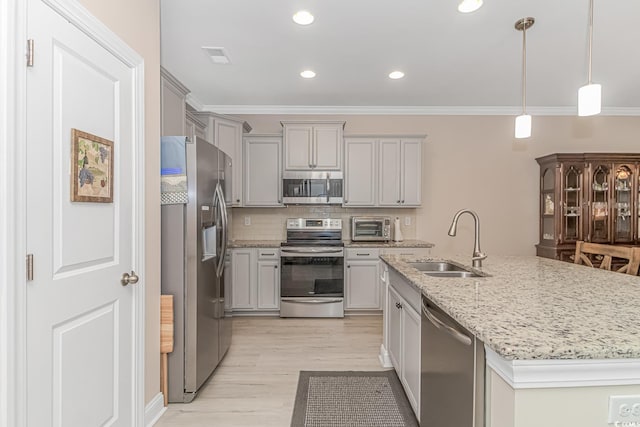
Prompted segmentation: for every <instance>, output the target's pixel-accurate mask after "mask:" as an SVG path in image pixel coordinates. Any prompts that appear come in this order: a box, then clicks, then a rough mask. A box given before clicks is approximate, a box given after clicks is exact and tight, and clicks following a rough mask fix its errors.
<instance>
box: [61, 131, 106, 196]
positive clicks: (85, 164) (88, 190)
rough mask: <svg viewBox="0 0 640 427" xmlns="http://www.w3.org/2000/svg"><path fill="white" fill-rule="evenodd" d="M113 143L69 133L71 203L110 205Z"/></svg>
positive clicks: (85, 135)
mask: <svg viewBox="0 0 640 427" xmlns="http://www.w3.org/2000/svg"><path fill="white" fill-rule="evenodd" d="M113 152H114V149H113V141H109V140H108V139H105V138H101V137H99V136H96V135H92V134H90V133H88V132H83V131H81V130H78V129H71V201H72V202H93V203H113Z"/></svg>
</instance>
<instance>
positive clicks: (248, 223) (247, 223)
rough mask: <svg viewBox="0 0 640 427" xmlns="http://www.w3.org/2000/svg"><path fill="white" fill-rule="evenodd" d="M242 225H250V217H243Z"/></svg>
mask: <svg viewBox="0 0 640 427" xmlns="http://www.w3.org/2000/svg"><path fill="white" fill-rule="evenodd" d="M244 225H251V217H250V216H245V217H244Z"/></svg>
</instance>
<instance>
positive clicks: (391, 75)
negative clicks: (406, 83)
mask: <svg viewBox="0 0 640 427" xmlns="http://www.w3.org/2000/svg"><path fill="white" fill-rule="evenodd" d="M403 77H404V73H403V72H402V71H392V72H391V73H389V78H390V79H394V80H397V79H401V78H403Z"/></svg>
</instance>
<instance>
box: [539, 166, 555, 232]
mask: <svg viewBox="0 0 640 427" xmlns="http://www.w3.org/2000/svg"><path fill="white" fill-rule="evenodd" d="M555 186H556V175H555V168H547V169H544V171H543V172H542V177H541V181H540V197H541V200H540V204H541V205H540V209H541V212H542V216H541V217H542V221H541V227H542V239H543V240H552V241H555V239H556V221H555V204H556V200H555V198H556V195H555Z"/></svg>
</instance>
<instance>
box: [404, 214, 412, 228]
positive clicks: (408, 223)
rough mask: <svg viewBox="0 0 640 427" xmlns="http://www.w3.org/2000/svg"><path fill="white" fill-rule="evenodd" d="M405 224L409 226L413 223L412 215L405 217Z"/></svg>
mask: <svg viewBox="0 0 640 427" xmlns="http://www.w3.org/2000/svg"><path fill="white" fill-rule="evenodd" d="M404 225H406V226H407V227H408V226H410V225H411V217H410V216H405V217H404Z"/></svg>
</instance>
